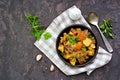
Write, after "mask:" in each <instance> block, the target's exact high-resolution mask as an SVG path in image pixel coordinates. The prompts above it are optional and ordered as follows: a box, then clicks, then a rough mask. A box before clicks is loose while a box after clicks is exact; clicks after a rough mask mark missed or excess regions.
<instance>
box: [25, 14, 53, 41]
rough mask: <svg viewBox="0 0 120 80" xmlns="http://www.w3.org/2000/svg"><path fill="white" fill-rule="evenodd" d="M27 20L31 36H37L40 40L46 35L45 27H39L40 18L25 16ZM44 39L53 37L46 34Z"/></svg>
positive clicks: (30, 15)
mask: <svg viewBox="0 0 120 80" xmlns="http://www.w3.org/2000/svg"><path fill="white" fill-rule="evenodd" d="M25 17H26V18H27V23H28V24H30V25H31V26H32V27H31V29H30V30H31V34H32V35H33V36H35V38H36V39H37V40H40V38H41V35H42V34H43V33H44V31H45V30H44V26H39V20H38V16H33V15H32V14H27V15H26V16H25ZM45 34H46V35H45V36H44V39H45V40H47V39H48V38H50V37H51V34H50V33H48V32H47V33H45Z"/></svg>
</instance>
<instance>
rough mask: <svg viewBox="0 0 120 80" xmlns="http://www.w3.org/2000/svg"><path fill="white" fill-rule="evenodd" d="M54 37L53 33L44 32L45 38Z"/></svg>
mask: <svg viewBox="0 0 120 80" xmlns="http://www.w3.org/2000/svg"><path fill="white" fill-rule="evenodd" d="M51 37H52V35H51V34H50V33H49V32H46V33H45V34H44V39H45V40H48V39H49V38H51Z"/></svg>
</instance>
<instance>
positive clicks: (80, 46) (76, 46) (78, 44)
mask: <svg viewBox="0 0 120 80" xmlns="http://www.w3.org/2000/svg"><path fill="white" fill-rule="evenodd" d="M82 47H83V44H82V43H77V44H76V45H75V48H76V49H78V50H80V49H81V48H82Z"/></svg>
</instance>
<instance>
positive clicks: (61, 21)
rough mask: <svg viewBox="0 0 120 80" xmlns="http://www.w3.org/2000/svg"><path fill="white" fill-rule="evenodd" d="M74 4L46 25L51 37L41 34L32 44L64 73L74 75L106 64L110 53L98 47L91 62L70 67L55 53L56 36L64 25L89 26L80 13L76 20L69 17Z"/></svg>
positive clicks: (74, 7)
mask: <svg viewBox="0 0 120 80" xmlns="http://www.w3.org/2000/svg"><path fill="white" fill-rule="evenodd" d="M76 8H77V7H76V6H73V7H71V8H69V9H67V10H66V11H64V12H63V13H62V14H60V15H59V16H58V17H57V18H55V19H54V20H53V22H52V23H51V24H50V25H49V26H48V28H47V29H46V32H47V31H48V32H50V33H51V34H52V38H50V39H48V40H44V38H43V35H42V37H41V39H40V40H39V41H36V42H35V43H34V45H35V46H36V47H37V48H38V49H39V50H41V51H42V52H43V53H44V54H45V55H46V56H47V57H48V58H49V59H50V60H51V61H52V62H53V63H54V64H55V65H56V66H57V67H58V68H59V69H60V70H61V71H62V72H63V73H65V74H66V75H75V74H79V73H83V72H87V75H89V74H90V73H91V72H92V71H93V70H94V69H96V68H99V67H102V66H104V65H105V64H107V63H108V62H109V61H110V60H111V58H112V54H110V53H108V52H107V51H105V50H104V49H103V48H101V47H99V50H98V54H97V56H96V58H95V59H94V60H93V61H92V63H91V64H89V65H86V66H84V67H70V66H68V65H66V64H65V63H64V62H63V61H62V60H61V59H60V58H59V57H58V55H57V52H56V48H55V46H56V38H57V36H58V34H59V33H60V32H61V30H63V29H64V28H65V27H66V26H69V25H72V24H82V25H85V26H87V27H89V28H91V27H90V26H89V24H88V23H87V22H86V20H85V19H84V17H83V16H82V15H81V14H80V15H81V18H80V19H79V20H77V21H73V20H71V19H70V17H69V14H68V13H69V11H70V10H73V9H76Z"/></svg>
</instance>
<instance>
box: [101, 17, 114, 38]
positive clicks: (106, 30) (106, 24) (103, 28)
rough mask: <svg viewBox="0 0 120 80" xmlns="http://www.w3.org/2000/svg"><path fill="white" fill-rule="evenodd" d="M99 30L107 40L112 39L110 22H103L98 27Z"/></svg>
mask: <svg viewBox="0 0 120 80" xmlns="http://www.w3.org/2000/svg"><path fill="white" fill-rule="evenodd" d="M100 29H101V31H102V33H103V34H106V35H107V36H108V37H109V38H114V35H113V33H112V31H113V29H112V20H108V21H107V20H105V19H104V20H103V24H102V25H101V26H100Z"/></svg>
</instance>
